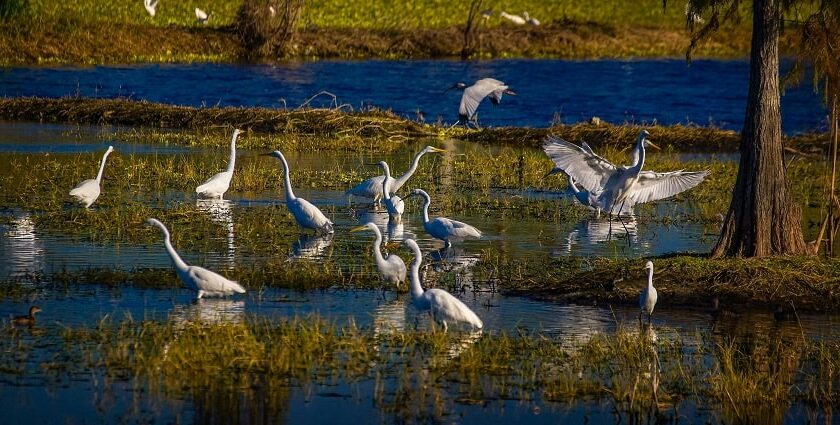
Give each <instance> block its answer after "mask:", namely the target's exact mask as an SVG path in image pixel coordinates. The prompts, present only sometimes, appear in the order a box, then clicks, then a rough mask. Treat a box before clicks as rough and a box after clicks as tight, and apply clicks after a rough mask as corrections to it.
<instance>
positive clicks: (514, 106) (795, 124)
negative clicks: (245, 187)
mask: <svg viewBox="0 0 840 425" xmlns="http://www.w3.org/2000/svg"><path fill="white" fill-rule="evenodd" d="M790 65H791V63H790V61H783V68H789V67H790ZM783 71H784V70H783ZM748 76H749V64H748V63H747V62H746V61H741V60H735V61H702V60H701V61H694V62H693V63H692V64H691V65H690V66H689V65H687V64H686V63H685V61H682V60H644V61H636V60H622V61H616V60H605V61H585V62H584V61H565V60H527V59H517V60H492V61H470V62H463V61H358V62H352V61H318V62H287V63H280V64H271V65H244V64H243V65H240V64H194V65H139V66H118V67H114V66H98V67H88V68H75V67H59V68H7V69H5V70H0V95H2V96H47V97H61V96H85V97H99V98H114V97H125V98H131V99H143V100H149V101H153V102H164V103H174V104H182V105H192V106H215V105H220V106H268V107H282V106H287V107H297V106H300V105H301V104H303V103H305V102H306V101H307V100H308V99H310V98H311V97H312V96H313V95H316V94H317V93H319V92H321V91H328V92H330V93H332V94H333V95H335V96H336V99H335V100H334V99H333V98H331V97H330V96H327V95H322V96H319V97H317V98H316V99H314V100H313V101H312V102H311V103H309V105H312V106H335V105H347V106H349V107H351V108H353V109H355V110H358V109H361V108H365V107H369V106H375V107H379V108H386V109H391V110H392V111H394V112H396V113H398V114H402V115H405V116H408V117H411V118H417V117H418V115H419V114H418V112H421V113H422V116H423V119H425V121H427V122H437V121H441V122H445V123H452V122H454V120H455V119H456V118H457V108H458V102H459V96H460V94H459V93H457V92H455V91H450V92H448V93H446V94H444V93H443V92H444V90H445V89H446V88H448V87H450V86H451V85H452V84H453V83H455V82H457V81H465V82H472V81H475V80H476V79H479V78H484V77H495V78H497V79H500V80H502V81H504V82H506V83H507V84H509V85H510V87H511V88H512V89H513V90H515V91H516V92H517V93H518V94H519V95H518V96H505V98H504V99H503V100H502V104H501V105H499V106H497V107H493V106H492V105H490V104H489V103H487V104H486V105H481V107H480V108H479V120H480V122H481V123H482V125H489V126H530V127H546V126H548V125H550V124H551V123H552V121H555V120H557V121H560V122H563V123H567V124H569V123H575V122H580V121H586V120H588V119H589V118H590V117H592V116H598V117H600V118H601V119H602V120H606V121H608V122H613V123H623V122H630V123H653V122H656V123H659V124H675V123H683V124H696V125H702V126H708V125H713V126H717V127H722V128H726V129H732V130H740V128H741V125H742V123H743V117H744V107H745V104H746V94H747V85H748ZM782 121H783V125H782V130H783V131H784V132H785V133H788V134H795V133H800V132H803V131H809V130H815V129H824V128H825V127H826V125H825V109H824V107H823V105H822V103H821V101H820V98H819V96H818V95H816V94H814V93H813V90H812V88H811V85H810V84H803V85H801V86H799V87H795V88H788V89H786V90H785V92H784V96H783V97H782Z"/></svg>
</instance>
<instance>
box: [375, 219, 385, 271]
mask: <svg viewBox="0 0 840 425" xmlns="http://www.w3.org/2000/svg"><path fill="white" fill-rule="evenodd" d="M372 230H373V234H375V235H376V239H375V240H374V241H373V257H374V258H375V259H376V263H377V264H381V263H384V262H385V257H383V256H382V251H380V249H381V247H382V232H380V231H379V228H378V227H376V226H374V227H373V228H372Z"/></svg>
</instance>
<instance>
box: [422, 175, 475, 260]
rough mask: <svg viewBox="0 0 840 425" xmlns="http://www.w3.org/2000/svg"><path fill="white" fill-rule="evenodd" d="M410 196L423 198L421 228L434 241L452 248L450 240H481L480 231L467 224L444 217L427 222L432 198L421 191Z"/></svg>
mask: <svg viewBox="0 0 840 425" xmlns="http://www.w3.org/2000/svg"><path fill="white" fill-rule="evenodd" d="M408 196H409V197H410V196H422V197H423V200H424V201H423V228H424V229H426V233H428V234H430V235H432V236H433V237H435V238H436V239H440V240H442V241H444V242H446V247H447V248H449V247H450V246H452V243H451V242H450V240H451V239H454V240H463V239H481V231H480V230H478V229H476V228H475V227H473V226H470V225H469V224H467V223H463V222H460V221H457V220H451V219H448V218H446V217H437V218H435V219H434V220H429V205H430V204H431V203H432V198H430V197H429V194H428V193H426V191H425V190H423V189H414V190H412V191H411V194H410V195H408Z"/></svg>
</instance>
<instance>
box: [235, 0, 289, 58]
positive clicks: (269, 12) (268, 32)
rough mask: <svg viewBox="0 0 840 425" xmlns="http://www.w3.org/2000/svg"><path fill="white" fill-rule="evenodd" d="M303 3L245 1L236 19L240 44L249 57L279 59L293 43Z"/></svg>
mask: <svg viewBox="0 0 840 425" xmlns="http://www.w3.org/2000/svg"><path fill="white" fill-rule="evenodd" d="M303 1H304V0H245V1H244V2H243V3H242V7H240V8H239V12H238V13H237V17H236V24H235V26H236V33H237V37H238V38H239V42H240V43H242V45H243V47H245V49H246V50H247V51H248V52H249V54H250V55H251V56H258V57H265V56H282V55H283V54H284V53H285V52H286V47H287V46H288V45H289V43H290V42H291V41H292V39H293V38H294V35H295V30H296V29H297V24H298V20H299V19H300V16H301V12H302V10H303Z"/></svg>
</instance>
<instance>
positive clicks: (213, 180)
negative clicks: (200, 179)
mask: <svg viewBox="0 0 840 425" xmlns="http://www.w3.org/2000/svg"><path fill="white" fill-rule="evenodd" d="M239 133H242V130H239V129H237V130H233V138H231V140H230V161H228V166H227V170H225V171H222V172H221V173H218V174H216V175H214V176H213V177H210V178H209V179H207V181H205V182H204V183H203V184H202V185H201V186H198V187H197V188H195V193H197V194H198V195H199V196H202V197H205V198H219V199H222V196H224V194H225V192H227V190H228V188H229V187H230V181H231V179H233V166H234V164H235V163H236V138H237V137H238V136H239Z"/></svg>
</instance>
